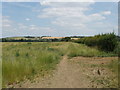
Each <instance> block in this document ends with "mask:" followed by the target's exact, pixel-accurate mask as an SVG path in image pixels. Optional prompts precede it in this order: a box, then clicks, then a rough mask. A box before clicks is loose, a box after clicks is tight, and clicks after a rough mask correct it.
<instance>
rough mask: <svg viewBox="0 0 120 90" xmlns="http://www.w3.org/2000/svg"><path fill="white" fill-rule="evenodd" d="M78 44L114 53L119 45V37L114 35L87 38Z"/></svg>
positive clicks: (81, 39)
mask: <svg viewBox="0 0 120 90" xmlns="http://www.w3.org/2000/svg"><path fill="white" fill-rule="evenodd" d="M76 42H77V43H82V44H86V45H88V46H94V47H97V48H98V49H100V50H103V51H107V52H112V51H114V50H115V48H116V47H117V45H118V39H117V36H116V35H115V34H114V33H108V34H101V35H95V36H94V37H85V38H80V39H79V40H76Z"/></svg>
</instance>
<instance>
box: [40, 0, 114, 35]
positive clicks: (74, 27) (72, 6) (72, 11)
mask: <svg viewBox="0 0 120 90" xmlns="http://www.w3.org/2000/svg"><path fill="white" fill-rule="evenodd" d="M58 2H60V1H58ZM58 2H52V1H50V0H44V1H42V2H40V4H41V5H43V6H47V8H44V9H43V10H42V12H40V14H39V16H38V18H51V17H52V18H54V19H53V20H52V21H51V23H52V24H53V25H55V26H57V27H59V28H62V29H64V30H66V32H68V31H70V32H69V33H71V32H72V31H73V32H72V33H75V32H80V33H82V32H83V33H84V32H86V33H88V32H89V33H91V32H92V31H93V33H94V34H96V33H99V32H107V31H111V28H113V26H114V25H112V24H109V23H105V22H104V21H105V19H107V15H111V11H102V12H95V13H91V14H86V12H87V11H90V10H92V8H91V5H92V4H94V2H92V3H91V2H88V3H87V2H86V3H84V2H80V3H75V2H72V3H68V2H64V3H58ZM99 22H103V24H100V23H99ZM107 26H108V27H107ZM98 28H99V29H98ZM100 29H101V30H100ZM67 30H68V31H67ZM83 30H84V31H83ZM96 30H99V31H96ZM105 30H106V31H105ZM64 32H65V31H64Z"/></svg>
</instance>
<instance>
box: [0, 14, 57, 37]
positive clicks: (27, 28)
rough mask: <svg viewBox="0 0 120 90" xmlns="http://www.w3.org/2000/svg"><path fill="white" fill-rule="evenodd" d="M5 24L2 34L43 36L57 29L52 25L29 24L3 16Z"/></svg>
mask: <svg viewBox="0 0 120 90" xmlns="http://www.w3.org/2000/svg"><path fill="white" fill-rule="evenodd" d="M2 22H3V24H2V36H3V37H8V36H12V37H13V36H25V35H32V36H36V35H37V36H41V35H50V34H54V33H55V30H54V29H52V28H50V27H42V26H38V25H34V24H32V25H27V24H24V23H17V22H15V21H12V20H10V18H9V17H6V16H5V17H4V16H3V21H2Z"/></svg>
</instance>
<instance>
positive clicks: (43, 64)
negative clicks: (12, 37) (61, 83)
mask: <svg viewBox="0 0 120 90" xmlns="http://www.w3.org/2000/svg"><path fill="white" fill-rule="evenodd" d="M62 45H64V43H62V44H60V43H38V42H34V43H25V42H24V43H23V42H21V43H20V42H18V43H3V56H2V59H3V67H2V69H3V86H4V85H6V84H12V83H14V82H17V81H21V80H23V79H24V78H31V77H33V76H34V75H35V74H40V75H43V74H44V73H45V72H48V71H50V70H52V69H54V68H55V65H56V64H57V63H59V60H60V59H61V56H63V54H64V53H65V52H64V50H61V48H56V46H57V47H60V46H62ZM62 48H63V49H64V47H63V46H62Z"/></svg>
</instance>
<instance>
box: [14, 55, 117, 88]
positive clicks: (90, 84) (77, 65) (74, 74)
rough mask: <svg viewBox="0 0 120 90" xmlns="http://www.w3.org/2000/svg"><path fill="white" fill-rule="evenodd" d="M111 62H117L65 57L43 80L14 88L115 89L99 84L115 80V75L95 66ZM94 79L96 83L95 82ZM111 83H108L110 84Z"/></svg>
mask: <svg viewBox="0 0 120 90" xmlns="http://www.w3.org/2000/svg"><path fill="white" fill-rule="evenodd" d="M111 60H117V57H105V58H100V57H91V58H90V57H89V58H86V57H75V58H71V59H68V57H67V55H65V56H63V59H62V60H61V61H60V63H59V64H58V65H57V69H56V70H54V71H53V73H52V74H51V75H47V76H45V77H44V78H41V77H38V78H36V79H35V80H34V81H33V82H31V81H25V82H21V83H19V84H17V85H14V87H15V88H16V87H19V88H101V87H115V86H112V85H111V86H109V85H108V86H107V84H108V82H107V83H106V82H99V80H102V81H104V80H107V79H109V80H110V78H111V77H113V78H111V79H112V80H114V79H116V78H117V77H116V75H114V74H113V72H112V71H111V70H109V69H108V68H105V67H98V66H96V65H106V64H108V63H109V62H111ZM96 78H97V79H98V82H96V81H97V80H96ZM110 82H111V81H109V84H110Z"/></svg>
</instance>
